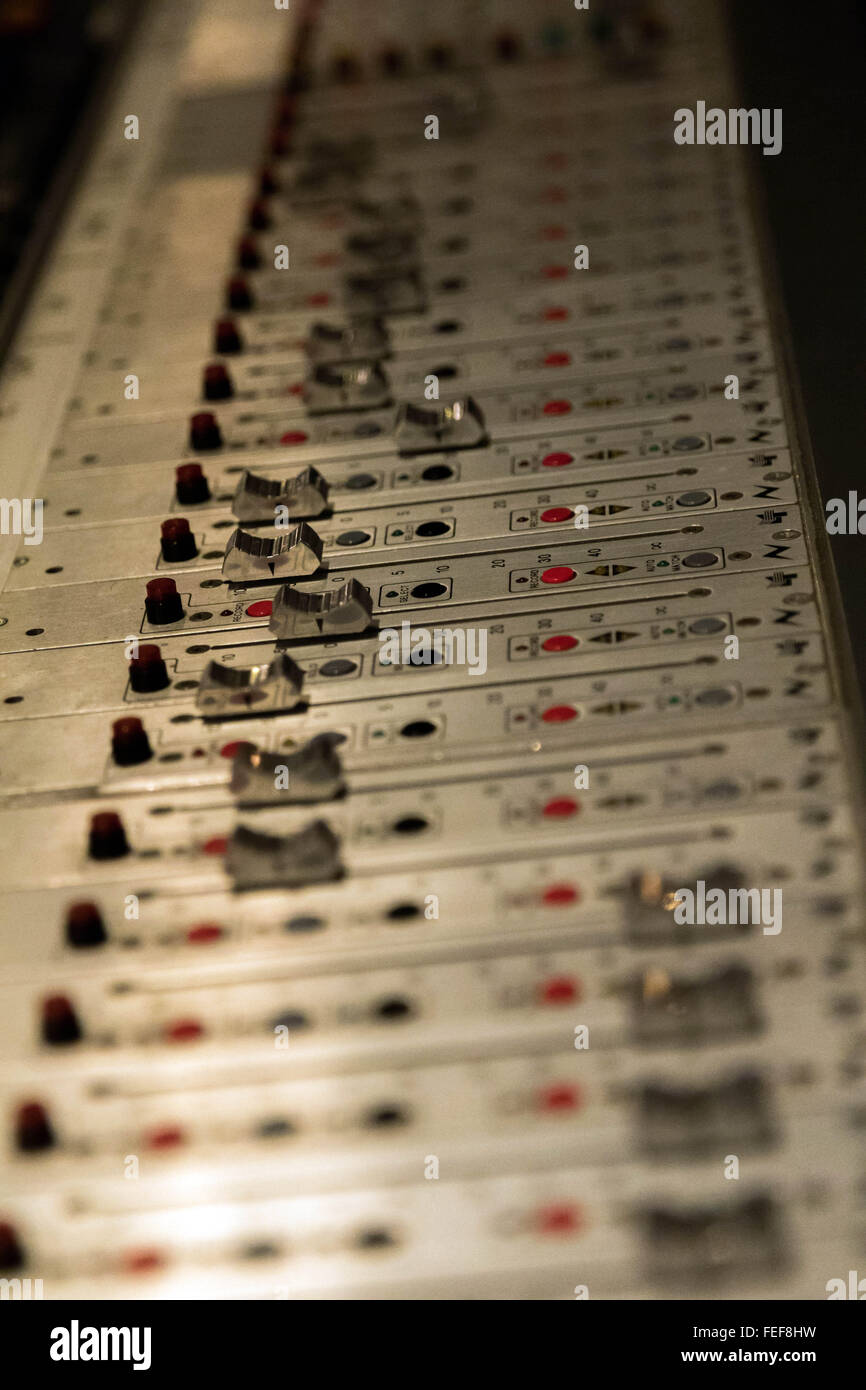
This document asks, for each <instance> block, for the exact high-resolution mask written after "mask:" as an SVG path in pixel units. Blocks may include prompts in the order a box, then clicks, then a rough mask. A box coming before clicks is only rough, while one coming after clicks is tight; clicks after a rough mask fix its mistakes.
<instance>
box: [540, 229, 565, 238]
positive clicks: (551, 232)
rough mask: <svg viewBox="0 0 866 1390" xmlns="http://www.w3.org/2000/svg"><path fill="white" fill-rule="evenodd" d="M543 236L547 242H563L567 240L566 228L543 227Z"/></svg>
mask: <svg viewBox="0 0 866 1390" xmlns="http://www.w3.org/2000/svg"><path fill="white" fill-rule="evenodd" d="M541 235H542V237H543V239H544V240H545V241H563V240H564V239H565V228H564V227H543V228H542V230H541Z"/></svg>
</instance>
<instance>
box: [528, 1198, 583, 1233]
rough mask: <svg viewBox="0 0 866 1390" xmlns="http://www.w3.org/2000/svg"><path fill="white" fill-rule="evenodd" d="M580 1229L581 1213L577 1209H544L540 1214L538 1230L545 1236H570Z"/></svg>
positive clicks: (558, 1207) (568, 1207) (556, 1207)
mask: <svg viewBox="0 0 866 1390" xmlns="http://www.w3.org/2000/svg"><path fill="white" fill-rule="evenodd" d="M579 1227H580V1212H579V1211H578V1209H577V1207H571V1206H565V1205H563V1206H551V1207H542V1209H541V1211H540V1212H539V1213H538V1229H539V1230H540V1231H541V1232H542V1233H543V1234H544V1235H550V1236H556V1235H570V1234H571V1233H572V1232H574V1231H576V1230H578V1228H579Z"/></svg>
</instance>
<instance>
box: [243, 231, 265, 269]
mask: <svg viewBox="0 0 866 1390" xmlns="http://www.w3.org/2000/svg"><path fill="white" fill-rule="evenodd" d="M237 260H238V265H239V266H240V268H241V270H260V269H261V265H262V258H261V256H260V255H259V248H258V246H257V245H256V239H255V237H251V236H244V237H241V239H240V241H239V242H238V255H237Z"/></svg>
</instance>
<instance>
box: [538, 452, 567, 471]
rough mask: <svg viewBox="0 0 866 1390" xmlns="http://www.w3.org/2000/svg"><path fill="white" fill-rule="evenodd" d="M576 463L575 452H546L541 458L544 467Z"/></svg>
mask: <svg viewBox="0 0 866 1390" xmlns="http://www.w3.org/2000/svg"><path fill="white" fill-rule="evenodd" d="M570 463H574V454H545V455H544V458H543V459H542V460H541V466H542V468H567V467H568V465H569V464H570Z"/></svg>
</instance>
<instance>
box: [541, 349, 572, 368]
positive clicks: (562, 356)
mask: <svg viewBox="0 0 866 1390" xmlns="http://www.w3.org/2000/svg"><path fill="white" fill-rule="evenodd" d="M570 362H571V353H570V352H549V353H548V354H547V356H546V357H545V359H544V365H545V367H567V366H569V364H570Z"/></svg>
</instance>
